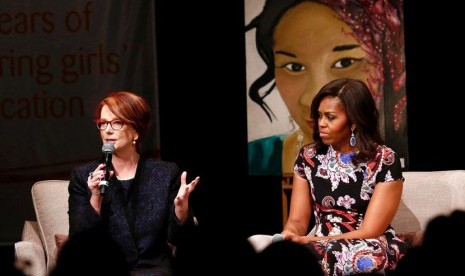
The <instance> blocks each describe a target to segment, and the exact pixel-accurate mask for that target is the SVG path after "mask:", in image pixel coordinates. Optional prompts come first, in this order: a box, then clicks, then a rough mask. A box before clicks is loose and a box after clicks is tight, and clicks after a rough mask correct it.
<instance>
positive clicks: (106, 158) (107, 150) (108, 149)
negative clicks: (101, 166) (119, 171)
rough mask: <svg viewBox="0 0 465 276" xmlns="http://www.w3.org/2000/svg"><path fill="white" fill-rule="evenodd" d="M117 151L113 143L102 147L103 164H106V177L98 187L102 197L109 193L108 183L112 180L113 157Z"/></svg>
mask: <svg viewBox="0 0 465 276" xmlns="http://www.w3.org/2000/svg"><path fill="white" fill-rule="evenodd" d="M114 151H115V146H114V145H113V144H111V143H106V144H104V145H103V146H102V153H103V162H104V163H105V177H104V178H103V179H102V180H101V181H100V183H99V185H98V187H99V189H100V195H102V196H104V195H105V194H106V193H107V189H108V183H109V181H108V180H109V179H110V171H111V167H112V166H111V157H112V154H113V152H114Z"/></svg>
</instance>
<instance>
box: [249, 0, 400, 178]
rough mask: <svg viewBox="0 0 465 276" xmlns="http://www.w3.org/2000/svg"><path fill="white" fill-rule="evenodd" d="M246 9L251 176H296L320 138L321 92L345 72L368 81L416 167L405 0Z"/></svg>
mask: <svg viewBox="0 0 465 276" xmlns="http://www.w3.org/2000/svg"><path fill="white" fill-rule="evenodd" d="M244 10H245V26H246V27H245V36H246V66H247V67H246V68H247V69H246V70H247V130H248V132H247V133H248V145H249V147H248V157H249V174H250V175H282V174H284V175H292V171H293V164H294V161H295V158H296V156H297V153H298V150H299V149H300V148H301V146H302V145H304V144H306V143H310V142H312V132H313V131H312V129H311V127H310V124H309V117H310V103H311V101H312V99H313V96H314V95H315V94H316V93H317V92H318V90H319V89H320V88H321V87H322V86H323V85H324V84H326V83H327V82H329V81H331V80H333V79H336V78H340V77H352V78H358V79H362V80H364V81H365V82H366V83H367V84H368V86H369V87H370V89H371V91H372V95H373V97H374V99H375V101H376V104H377V107H378V109H379V110H380V115H381V118H380V119H381V121H380V124H381V128H382V129H381V131H382V134H383V136H384V137H385V139H386V143H387V145H388V146H390V147H392V148H393V149H394V150H395V151H396V152H397V153H398V154H399V155H400V157H401V161H402V162H403V166H404V168H407V167H408V141H407V109H406V108H407V106H406V105H407V100H406V92H405V80H406V72H405V58H404V57H405V53H404V31H403V30H404V26H403V3H402V0H376V1H356V0H354V1H344V0H316V1H300V0H245V1H244ZM289 10H292V12H286V11H289ZM283 14H284V15H283ZM275 77H276V78H275Z"/></svg>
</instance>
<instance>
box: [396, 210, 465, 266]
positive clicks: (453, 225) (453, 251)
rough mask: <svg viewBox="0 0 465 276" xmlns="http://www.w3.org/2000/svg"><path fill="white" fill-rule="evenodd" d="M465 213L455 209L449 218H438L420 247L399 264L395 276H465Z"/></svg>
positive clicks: (428, 228) (434, 220)
mask: <svg viewBox="0 0 465 276" xmlns="http://www.w3.org/2000/svg"><path fill="white" fill-rule="evenodd" d="M464 229H465V211H460V210H455V211H453V212H452V213H451V214H450V215H449V216H445V215H442V216H437V217H435V218H434V219H432V220H431V221H430V222H429V223H428V225H427V227H426V230H425V234H424V237H423V243H422V244H421V246H418V247H413V248H411V249H410V250H409V251H408V252H407V254H406V255H405V256H404V257H403V258H402V259H401V260H400V261H399V263H398V265H397V267H396V270H395V275H459V274H461V273H462V274H463V266H462V265H461V264H462V263H463V254H462V253H460V252H461V251H460V250H462V249H463V248H465V236H464V235H463V234H462V232H463V230H464Z"/></svg>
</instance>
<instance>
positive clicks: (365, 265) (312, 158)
mask: <svg viewBox="0 0 465 276" xmlns="http://www.w3.org/2000/svg"><path fill="white" fill-rule="evenodd" d="M351 157H352V155H350V154H341V153H339V152H337V151H335V150H334V149H333V148H332V147H331V146H329V147H322V148H321V149H320V150H319V151H317V150H316V148H315V147H314V144H310V145H306V146H304V147H303V148H302V149H301V150H300V152H299V155H298V157H297V159H296V162H295V166H294V171H295V172H296V173H297V174H298V175H300V176H301V177H303V178H305V179H307V180H308V183H309V185H310V190H311V196H312V201H313V202H312V206H313V212H314V216H315V229H316V232H315V235H316V236H333V235H339V234H342V233H346V232H350V231H353V230H356V229H358V228H360V226H361V224H362V223H363V220H364V217H365V212H366V210H367V207H368V203H369V202H370V199H371V196H372V195H373V191H374V188H375V186H376V184H377V183H380V182H389V181H395V180H399V179H403V177H402V170H401V166H400V160H399V158H398V157H397V155H396V154H395V152H394V151H393V150H392V149H390V148H388V147H386V146H378V148H377V154H376V156H375V158H373V159H372V160H369V162H365V163H361V164H358V165H357V166H354V165H353V164H352V162H351ZM393 185H395V184H393ZM307 247H309V248H310V250H311V251H312V252H314V253H315V254H316V255H317V256H318V259H319V261H320V264H321V266H322V268H323V271H324V273H325V275H350V274H358V273H367V272H376V271H388V270H394V268H395V266H396V264H397V262H398V260H399V259H400V258H401V257H402V256H403V255H404V254H405V253H406V251H407V249H408V245H407V244H406V243H404V242H403V241H402V240H400V239H399V238H398V237H397V236H396V234H395V232H394V229H393V228H392V227H391V226H389V227H388V228H387V229H386V231H385V232H384V234H383V235H381V236H379V237H377V238H373V239H336V240H329V241H316V242H310V243H308V244H307Z"/></svg>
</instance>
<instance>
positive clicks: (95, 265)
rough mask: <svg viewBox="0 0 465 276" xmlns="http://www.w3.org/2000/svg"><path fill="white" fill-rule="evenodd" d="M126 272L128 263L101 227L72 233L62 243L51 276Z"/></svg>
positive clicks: (119, 274)
mask: <svg viewBox="0 0 465 276" xmlns="http://www.w3.org/2000/svg"><path fill="white" fill-rule="evenodd" d="M62 275H99V276H102V275H117V276H126V275H129V266H128V264H127V262H126V259H125V257H124V255H123V254H122V252H121V251H120V249H119V247H118V246H117V245H116V244H115V242H114V241H113V240H112V239H111V238H110V236H109V235H108V234H105V230H104V229H103V227H100V226H99V227H95V228H91V229H88V230H85V231H82V232H79V233H76V234H75V235H73V236H71V237H70V238H69V240H68V241H67V242H66V243H65V245H64V246H63V249H62V250H61V252H60V255H59V256H58V259H57V265H56V267H55V269H54V270H53V271H52V273H51V276H62Z"/></svg>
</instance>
